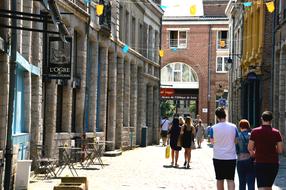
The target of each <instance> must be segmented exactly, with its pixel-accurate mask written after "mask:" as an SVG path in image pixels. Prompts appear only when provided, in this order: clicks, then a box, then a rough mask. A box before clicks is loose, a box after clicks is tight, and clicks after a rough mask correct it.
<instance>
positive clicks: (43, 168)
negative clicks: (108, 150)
mask: <svg viewBox="0 0 286 190" xmlns="http://www.w3.org/2000/svg"><path fill="white" fill-rule="evenodd" d="M107 143H112V141H102V140H99V139H94V140H93V142H91V141H87V140H86V139H83V140H78V141H77V143H75V142H74V140H72V142H71V144H70V145H67V144H62V145H60V146H58V147H57V150H58V151H57V154H56V155H55V156H52V157H45V153H44V146H42V145H37V155H38V156H37V159H36V160H35V168H34V178H43V179H48V178H59V177H63V176H64V175H71V176H73V177H78V176H79V175H78V172H77V170H79V169H83V170H84V169H90V168H91V167H93V166H98V165H99V166H100V168H104V165H105V164H104V162H103V160H102V155H103V153H104V150H105V145H106V144H107ZM96 169H99V168H96ZM64 171H65V172H64Z"/></svg>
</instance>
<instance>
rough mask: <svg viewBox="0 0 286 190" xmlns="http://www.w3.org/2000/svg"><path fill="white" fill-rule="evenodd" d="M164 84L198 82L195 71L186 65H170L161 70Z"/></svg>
mask: <svg viewBox="0 0 286 190" xmlns="http://www.w3.org/2000/svg"><path fill="white" fill-rule="evenodd" d="M161 81H162V82H198V77H197V74H196V73H195V71H194V70H193V69H192V68H191V67H190V66H188V65H187V64H184V63H170V64H168V65H167V66H165V67H164V68H162V70H161Z"/></svg>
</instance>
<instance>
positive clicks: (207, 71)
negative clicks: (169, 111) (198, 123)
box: [161, 1, 229, 124]
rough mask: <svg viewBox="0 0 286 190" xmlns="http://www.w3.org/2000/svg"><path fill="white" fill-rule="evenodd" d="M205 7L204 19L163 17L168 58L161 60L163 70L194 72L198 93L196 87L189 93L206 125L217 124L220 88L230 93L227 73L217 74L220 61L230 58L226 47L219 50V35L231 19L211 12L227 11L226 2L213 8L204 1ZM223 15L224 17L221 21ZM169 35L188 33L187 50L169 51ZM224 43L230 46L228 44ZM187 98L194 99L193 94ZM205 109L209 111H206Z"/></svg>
mask: <svg viewBox="0 0 286 190" xmlns="http://www.w3.org/2000/svg"><path fill="white" fill-rule="evenodd" d="M203 3H204V10H205V16H204V17H186V18H183V17H182V18H180V17H174V18H173V17H164V19H163V31H162V49H163V50H164V52H165V55H164V57H163V58H162V66H161V68H164V67H165V66H167V65H168V64H170V63H178V62H180V63H183V64H187V65H188V66H190V67H191V68H192V69H193V70H194V72H195V73H196V74H197V76H198V81H199V86H198V88H197V89H196V87H194V88H193V89H191V90H189V92H190V93H194V94H193V95H195V96H197V100H196V106H197V111H196V114H199V115H200V116H201V119H202V121H203V123H205V124H207V123H213V124H214V123H215V121H216V119H215V113H214V112H215V109H216V107H217V106H218V97H217V90H218V89H219V88H220V86H221V88H222V89H223V91H224V92H226V93H227V91H228V75H227V71H226V70H225V71H222V72H220V71H217V58H218V57H228V53H229V52H228V51H229V50H228V48H227V45H226V46H225V48H218V44H219V40H218V35H219V32H220V31H226V32H227V31H228V19H227V17H226V16H225V15H224V12H222V10H220V9H218V11H215V12H212V11H210V10H213V8H214V7H217V6H218V4H221V6H224V7H225V6H226V3H225V2H223V1H218V2H216V3H215V4H213V2H211V1H204V2H203ZM208 10H209V11H208ZM221 14H223V15H224V16H223V17H222V16H221ZM170 31H186V33H187V34H186V36H187V37H186V39H187V45H186V47H184V48H177V49H176V51H174V50H173V49H172V48H171V47H170ZM225 43H226V44H227V43H228V42H227V40H226V41H225ZM164 84H165V83H164ZM166 84H168V83H166ZM170 88H175V87H170ZM190 88H192V87H191V86H187V87H185V88H184V89H190ZM192 90H193V91H192ZM195 90H197V92H196V91H195ZM188 95H189V96H191V94H188ZM208 97H209V98H208ZM206 109H207V111H205V110H206Z"/></svg>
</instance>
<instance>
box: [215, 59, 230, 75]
mask: <svg viewBox="0 0 286 190" xmlns="http://www.w3.org/2000/svg"><path fill="white" fill-rule="evenodd" d="M219 57H221V58H222V70H221V71H218V70H217V66H218V58H219ZM225 58H226V59H228V57H227V56H217V57H216V67H215V68H216V69H215V70H216V73H227V72H228V70H225V67H226V66H225V64H228V63H227V61H225Z"/></svg>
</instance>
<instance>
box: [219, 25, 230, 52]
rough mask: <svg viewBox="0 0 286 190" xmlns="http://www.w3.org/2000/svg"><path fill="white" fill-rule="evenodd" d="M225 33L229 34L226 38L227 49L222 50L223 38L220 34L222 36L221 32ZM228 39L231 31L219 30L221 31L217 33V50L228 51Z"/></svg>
mask: <svg viewBox="0 0 286 190" xmlns="http://www.w3.org/2000/svg"><path fill="white" fill-rule="evenodd" d="M223 31H225V32H227V38H226V40H225V47H224V48H221V47H220V41H221V36H220V35H219V34H221V32H223ZM228 38H229V31H228V30H219V31H217V37H216V41H217V42H216V48H217V49H220V50H226V49H228V48H229V44H228Z"/></svg>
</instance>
